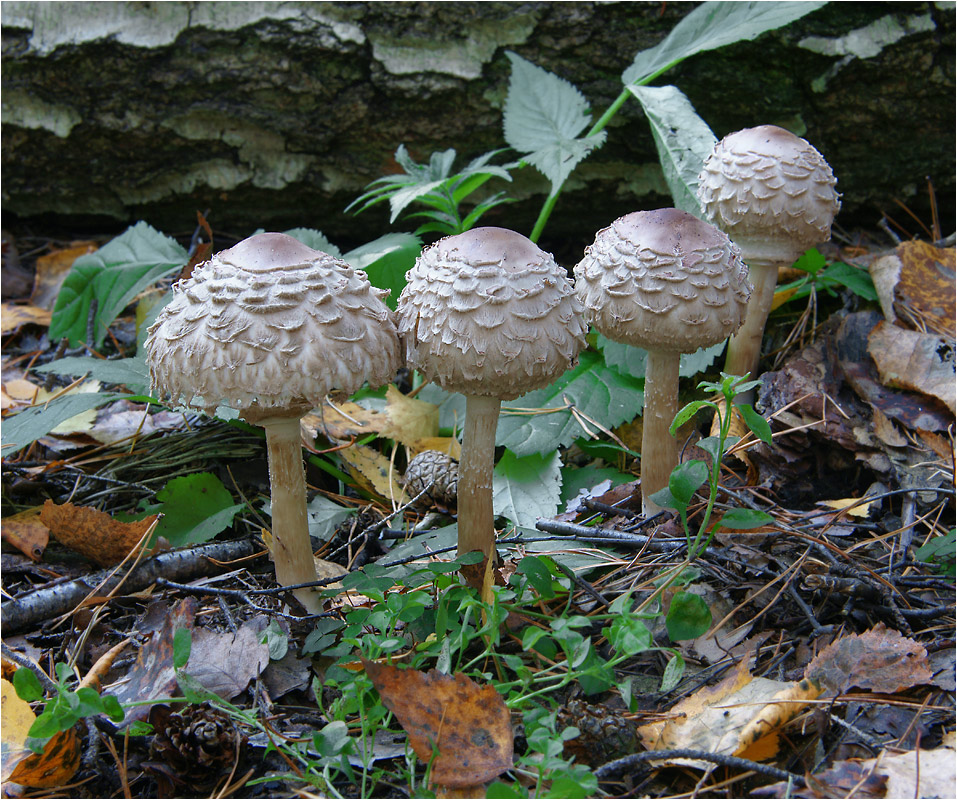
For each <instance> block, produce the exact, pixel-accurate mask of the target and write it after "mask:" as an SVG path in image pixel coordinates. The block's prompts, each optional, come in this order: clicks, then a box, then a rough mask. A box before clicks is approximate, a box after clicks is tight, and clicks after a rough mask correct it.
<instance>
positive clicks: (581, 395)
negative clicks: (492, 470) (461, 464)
mask: <svg viewBox="0 0 957 800" xmlns="http://www.w3.org/2000/svg"><path fill="white" fill-rule="evenodd" d="M643 387H644V384H643V383H642V382H640V381H636V380H635V379H634V378H631V377H630V376H627V375H622V374H621V373H620V372H619V371H618V370H616V369H613V368H612V367H609V366H608V365H607V364H605V362H604V361H603V360H602V358H601V356H600V355H598V354H597V353H593V352H590V351H585V352H583V353H582V354H581V355H580V357H579V363H578V366H577V367H575V368H574V369H571V370H569V371H568V372H566V373H565V374H564V375H562V376H561V377H560V378H559V379H558V380H557V381H555V382H554V383H553V384H551V385H550V386H546V387H545V388H544V389H536V390H535V391H533V392H529V393H528V394H526V395H523V396H522V397H519V398H518V399H516V400H510V401H509V402H508V403H505V404H503V408H502V416H501V417H500V418H499V421H498V432H497V435H496V441H497V443H498V444H499V445H504V446H505V447H507V448H509V449H510V450H511V451H512V452H513V453H515V454H516V455H520V456H524V455H528V454H530V453H549V452H552V451H553V450H554V449H555V448H556V447H567V446H568V445H570V444H571V443H572V442H574V441H575V439H577V438H578V437H579V436H581V435H582V434H583V433H584V432H585V431H583V429H582V427H581V425H580V424H579V423H578V421H577V420H576V419H575V417H574V416H573V415H572V412H571V411H570V410H562V411H555V412H552V413H549V414H518V413H515V414H509V409H512V408H518V409H524V408H534V409H537V408H562V409H564V408H565V406H566V405H567V403H572V404H573V405H574V406H575V408H576V409H577V410H578V411H579V412H580V413H581V414H582V415H583V416H584V417H586V418H587V419H592V420H594V421H595V422H598V423H600V424H601V425H603V426H604V427H606V428H609V429H611V428H614V427H617V426H618V425H620V424H621V423H623V422H626V421H628V420H630V419H634V417H635V416H636V415H637V414H638V413H640V411H641V407H642V404H643V403H644V393H643V391H642V390H643ZM566 401H567V402H566ZM587 419H586V420H585V424H586V425H588V422H587ZM592 430H593V432H596V433H597V431H595V430H594V429H592Z"/></svg>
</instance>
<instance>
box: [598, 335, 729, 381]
mask: <svg viewBox="0 0 957 800" xmlns="http://www.w3.org/2000/svg"><path fill="white" fill-rule="evenodd" d="M724 345H725V342H718V344H714V345H711V347H700V348H698V349H697V350H695V351H694V352H693V353H682V354H681V361H680V363H679V366H678V374H679V375H680V376H681V377H682V378H690V377H691V376H692V375H697V374H698V373H699V372H704V371H705V370H706V369H708V367H710V366H711V365H712V364H713V363H714V360H715V359H716V358H717V357H718V356H720V355H721V353H722V352H723V351H724ZM598 347H599V348H600V349H601V351H602V354H603V356H604V358H605V363H606V364H608V366H610V367H614V368H615V369H617V370H618V371H619V372H622V373H624V374H625V375H630V376H631V377H633V378H642V379H643V378H644V377H645V368H646V366H645V365H646V363H647V359H648V353H647V351H645V350H642V349H641V348H640V347H633V346H632V345H630V344H623V343H622V342H613V341H612V340H611V339H608V338H607V337H605V336H604V335H603V334H600V333H599V334H598Z"/></svg>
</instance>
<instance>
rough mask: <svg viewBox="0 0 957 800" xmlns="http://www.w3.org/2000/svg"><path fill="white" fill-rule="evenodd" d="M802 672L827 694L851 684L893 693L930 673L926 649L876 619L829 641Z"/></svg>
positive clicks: (929, 677) (923, 680) (929, 676)
mask: <svg viewBox="0 0 957 800" xmlns="http://www.w3.org/2000/svg"><path fill="white" fill-rule="evenodd" d="M804 676H805V677H806V678H808V679H809V680H812V681H814V682H815V683H817V684H818V685H820V686H821V687H822V688H823V689H825V690H826V691H827V692H828V693H829V694H840V693H841V692H845V691H847V690H848V689H850V688H851V687H853V686H856V687H857V688H858V689H870V690H872V691H875V692H887V693H889V694H892V693H894V692H899V691H901V690H902V689H909V688H910V687H911V686H917V685H919V684H922V683H930V682H931V681H932V680H933V677H934V676H933V673H932V672H931V671H930V669H929V667H928V663H927V650H925V649H924V647H923V646H922V645H920V644H918V643H917V642H915V641H914V640H913V639H908V638H906V637H905V636H903V635H901V634H900V633H898V632H897V631H895V630H888V629H887V628H886V627H885V626H884V623H883V622H879V623H878V624H877V625H875V626H874V627H873V628H871V629H870V630H869V631H865V632H864V633H862V634H853V635H851V636H842V637H841V638H840V639H838V640H837V641H835V642H831V644H829V645H828V646H827V647H825V648H824V649H823V650H822V651H821V652H820V653H818V654H817V656H816V657H815V658H814V659H813V660H812V661H811V663H810V664H808V665H807V668H806V669H805V670H804Z"/></svg>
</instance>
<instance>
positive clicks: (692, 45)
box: [621, 2, 826, 86]
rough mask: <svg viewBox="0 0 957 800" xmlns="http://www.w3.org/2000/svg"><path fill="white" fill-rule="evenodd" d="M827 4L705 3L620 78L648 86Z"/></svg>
mask: <svg viewBox="0 0 957 800" xmlns="http://www.w3.org/2000/svg"><path fill="white" fill-rule="evenodd" d="M824 5H826V3H821V2H813V3H811V2H808V3H789V2H775V3H767V2H708V3H702V4H701V5H700V6H698V7H697V8H695V9H694V10H693V11H691V12H690V13H689V14H688V15H687V16H686V17H685V18H684V19H682V20H681V22H679V23H678V24H677V25H675V27H674V28H673V29H672V30H671V33H669V34H668V35H667V36H666V37H665V38H664V39H663V40H662V41H661V42H659V43H658V44H657V45H655V46H654V47H651V48H649V49H647V50H642V51H641V52H639V53H638V54H637V55H636V56H635V60H634V61H633V62H632V64H631V66H630V67H628V69H626V70H625V72H624V74H623V75H622V76H621V79H622V82H623V83H624V84H625V85H626V86H628V85H630V84H633V83H647V82H649V81H651V80H653V79H654V78H655V77H657V76H658V75H660V74H661V73H662V72H664V71H666V70H667V69H670V68H671V67H673V66H674V65H675V64H678V63H680V62H681V61H684V60H685V59H686V58H688V57H689V56H693V55H695V54H696V53H702V52H705V51H706V50H716V49H718V48H719V47H725V46H726V45H729V44H734V43H735V42H742V41H750V40H752V39H756V38H757V37H758V36H760V35H761V34H762V33H766V32H767V31H771V30H774V29H776V28H781V27H783V26H785V25H787V24H789V23H791V22H794V20H796V19H800V18H801V17H803V16H804V15H805V14H809V13H811V12H812V11H815V10H817V9H818V8H821V7H822V6H824Z"/></svg>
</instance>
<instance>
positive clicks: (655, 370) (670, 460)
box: [641, 350, 681, 516]
mask: <svg viewBox="0 0 957 800" xmlns="http://www.w3.org/2000/svg"><path fill="white" fill-rule="evenodd" d="M680 358H681V355H680V353H677V352H672V351H669V350H649V351H648V360H647V363H646V365H645V410H644V412H643V416H642V430H641V505H642V510H643V512H644V514H645V516H650V515H651V514H656V513H658V512H659V511H661V506H659V505H658V504H657V503H655V502H654V501H653V500H652V499H651V495H653V494H654V493H655V492H657V491H658V490H659V489H664V488H665V487H666V486H667V485H668V478H669V477H671V471H672V470H673V469H674V468H675V467H676V466H677V464H678V442H677V440H676V439H675V437H674V436H672V435H671V430H670V429H671V423H672V421H673V420H674V418H675V414H677V413H678V365H679V360H680Z"/></svg>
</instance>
